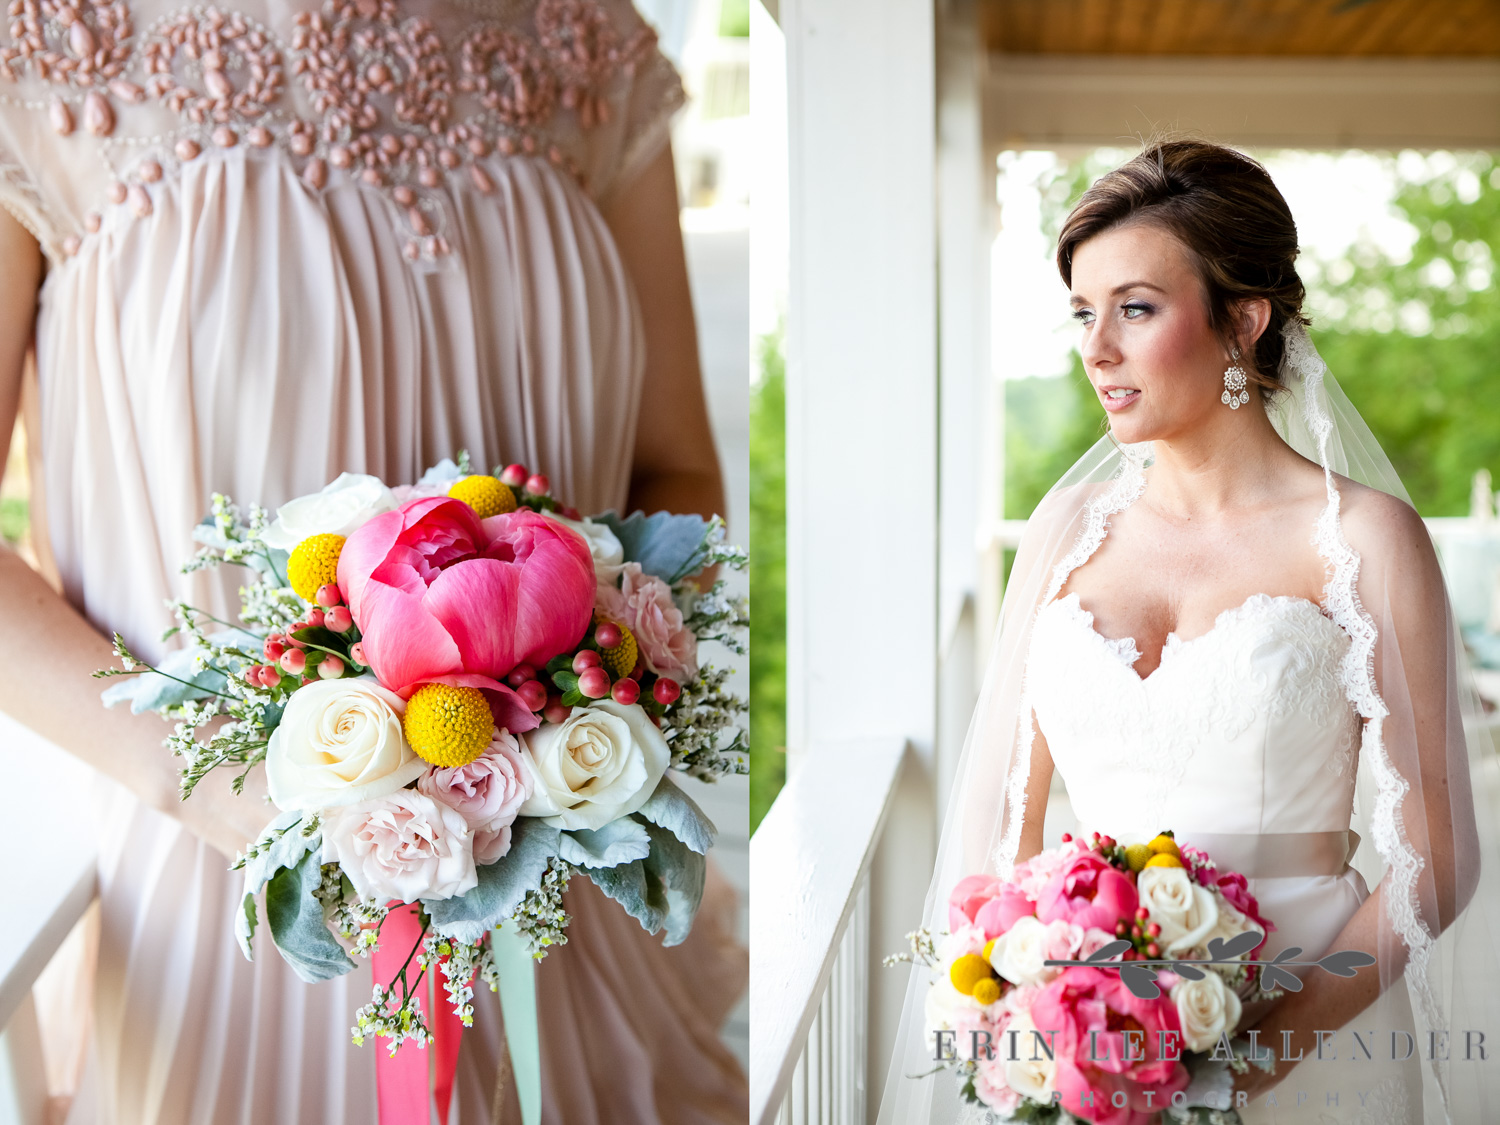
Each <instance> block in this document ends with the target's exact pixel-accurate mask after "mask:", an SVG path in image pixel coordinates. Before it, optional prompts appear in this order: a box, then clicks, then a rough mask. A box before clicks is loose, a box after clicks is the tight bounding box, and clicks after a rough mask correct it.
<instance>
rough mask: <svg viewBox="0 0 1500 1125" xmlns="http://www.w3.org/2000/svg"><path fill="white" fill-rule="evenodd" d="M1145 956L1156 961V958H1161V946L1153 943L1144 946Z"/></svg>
mask: <svg viewBox="0 0 1500 1125" xmlns="http://www.w3.org/2000/svg"><path fill="white" fill-rule="evenodd" d="M1146 956H1147V957H1150V958H1152V959H1153V960H1154V959H1156V958H1157V957H1160V956H1161V946H1159V945H1157V944H1156V942H1154V941H1153V942H1151V943H1150V944H1148V945H1147V946H1146Z"/></svg>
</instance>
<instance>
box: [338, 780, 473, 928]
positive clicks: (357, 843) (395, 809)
mask: <svg viewBox="0 0 1500 1125" xmlns="http://www.w3.org/2000/svg"><path fill="white" fill-rule="evenodd" d="M335 860H336V861H337V862H338V865H339V867H340V868H342V869H343V872H344V874H345V875H347V876H349V882H351V883H353V884H354V889H355V891H357V892H358V894H359V897H360V898H362V899H364V900H365V901H366V902H379V903H385V902H387V901H389V900H390V899H398V900H399V901H401V902H416V901H417V900H418V899H426V900H429V901H431V900H433V899H440V898H452V897H453V896H454V895H461V894H466V893H467V892H469V891H471V890H473V889H474V888H475V887H476V886H478V885H479V873H478V872H477V871H476V870H475V868H474V835H473V830H472V829H470V828H469V825H468V822H467V821H465V820H464V818H463V817H462V816H461V815H460V814H459V812H458V810H456V809H450V808H449V807H448V806H447V805H444V804H439V803H438V802H437V801H434V800H433V799H432V798H431V797H428V796H427V795H426V794H423V793H418V792H417V791H416V790H415V789H398V790H397V791H396V792H394V793H389V794H387V795H386V796H384V797H377V798H375V799H374V800H373V801H362V802H361V803H359V804H357V805H346V806H344V807H343V808H338V809H334V810H332V811H331V812H328V813H325V814H324V817H323V862H325V863H328V862H332V861H335Z"/></svg>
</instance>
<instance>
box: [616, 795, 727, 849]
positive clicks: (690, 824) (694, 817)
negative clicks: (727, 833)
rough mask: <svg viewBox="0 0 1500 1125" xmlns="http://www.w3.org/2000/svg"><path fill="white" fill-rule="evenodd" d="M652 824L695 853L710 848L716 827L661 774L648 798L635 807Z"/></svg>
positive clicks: (715, 836)
mask: <svg viewBox="0 0 1500 1125" xmlns="http://www.w3.org/2000/svg"><path fill="white" fill-rule="evenodd" d="M636 813H637V815H639V816H641V817H644V818H645V819H646V820H648V821H650V822H651V823H652V824H655V825H658V826H659V827H661V828H665V829H667V830H668V831H670V832H671V833H672V834H673V835H674V836H676V837H677V838H678V839H679V840H681V841H682V842H683V843H684V844H686V845H687V846H688V847H690V848H692V849H693V851H695V852H697V853H698V854H699V855H704V854H706V853H707V852H708V849H709V848H711V847H713V845H714V840H715V839H716V838H717V837H718V834H719V830H718V829H717V828H715V827H714V822H713V821H711V820H709V819H708V817H707V816H706V815H704V812H703V810H702V809H700V808H699V807H698V805H697V803H696V802H694V800H693V799H692V798H691V797H689V796H688V795H687V794H686V793H684V792H683V791H682V790H681V789H679V788H678V787H677V786H676V785H675V784H674V783H673V782H672V779H671V778H669V777H666V776H663V777H662V779H661V781H659V782H658V783H657V786H656V791H655V792H654V793H652V794H651V797H650V799H649V800H648V801H647V802H646V803H645V804H644V805H642V806H641V807H640V808H639V809H637V810H636Z"/></svg>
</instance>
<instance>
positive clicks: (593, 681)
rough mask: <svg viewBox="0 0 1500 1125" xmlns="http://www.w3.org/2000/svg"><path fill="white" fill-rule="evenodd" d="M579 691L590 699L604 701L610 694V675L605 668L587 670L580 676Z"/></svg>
mask: <svg viewBox="0 0 1500 1125" xmlns="http://www.w3.org/2000/svg"><path fill="white" fill-rule="evenodd" d="M578 690H579V691H581V692H582V693H583V694H584V695H586V696H588V697H589V698H590V699H603V698H604V697H605V696H606V695H608V694H609V673H608V672H606V671H605V670H604V669H603V668H585V669H584V670H583V671H582V672H580V673H579V674H578Z"/></svg>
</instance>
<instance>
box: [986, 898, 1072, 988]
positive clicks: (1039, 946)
mask: <svg viewBox="0 0 1500 1125" xmlns="http://www.w3.org/2000/svg"><path fill="white" fill-rule="evenodd" d="M1063 927H1064V929H1066V927H1067V923H1066V922H1064V923H1063ZM1081 933H1082V931H1081V930H1080V935H1081ZM1056 940H1057V935H1055V934H1054V933H1052V932H1051V931H1050V930H1049V928H1048V926H1047V924H1046V923H1045V922H1043V921H1041V920H1040V919H1038V918H1036V917H1035V916H1034V915H1027V916H1026V917H1024V918H1017V919H1016V921H1015V924H1014V925H1012V926H1011V928H1010V929H1008V930H1006V931H1005V933H1003V934H1001V935H1000V936H999V937H998V938H996V939H995V944H994V945H993V946H992V947H991V948H990V964H991V965H993V966H994V968H995V972H997V973H999V974H1000V975H1001V976H1002V977H1004V978H1005V979H1006V980H1008V981H1010V982H1011V984H1026V985H1032V986H1037V985H1042V984H1046V983H1047V982H1048V981H1049V980H1051V979H1052V978H1053V977H1055V976H1057V974H1058V973H1060V972H1062V968H1061V967H1060V966H1057V965H1052V966H1048V965H1045V964H1043V962H1045V961H1046V960H1047V958H1048V957H1049V956H1050V954H1049V953H1048V949H1049V948H1050V947H1051V946H1052V944H1053V943H1054V942H1055V941H1056Z"/></svg>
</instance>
